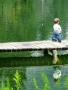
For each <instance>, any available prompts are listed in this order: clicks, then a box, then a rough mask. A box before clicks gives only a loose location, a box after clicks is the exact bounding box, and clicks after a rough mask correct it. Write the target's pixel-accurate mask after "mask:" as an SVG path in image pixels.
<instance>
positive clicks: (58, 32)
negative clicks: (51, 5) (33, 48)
mask: <svg viewBox="0 0 68 90" xmlns="http://www.w3.org/2000/svg"><path fill="white" fill-rule="evenodd" d="M53 29H54V33H53V36H52V41H57V40H58V42H61V31H62V30H61V26H60V25H59V18H55V19H54V25H53Z"/></svg>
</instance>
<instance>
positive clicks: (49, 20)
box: [0, 0, 68, 90]
mask: <svg viewBox="0 0 68 90" xmlns="http://www.w3.org/2000/svg"><path fill="white" fill-rule="evenodd" d="M67 2H68V1H67V0H63V1H62V0H10V1H9V0H4V1H3V0H0V42H17V41H18V42H20V41H22V42H24V41H35V40H38V41H40V40H51V37H52V33H53V19H54V18H55V17H58V18H60V25H61V27H62V39H64V40H68V15H67V14H68V5H67ZM58 54H59V55H60V56H58V57H59V60H60V61H59V64H60V65H61V64H63V65H65V64H67V63H68V61H67V60H68V56H67V54H68V51H63V52H62V51H59V52H58ZM62 55H63V56H62ZM0 57H1V58H0V78H1V80H3V78H4V79H5V78H6V76H7V75H9V77H11V76H12V75H13V74H14V72H15V71H16V70H17V69H18V70H19V71H20V73H21V74H23V79H24V81H23V83H24V85H23V87H22V90H35V88H34V85H33V78H34V77H37V80H38V83H39V86H41V87H42V86H43V85H42V84H43V82H42V81H41V76H40V73H41V71H42V69H44V72H45V73H46V75H47V76H48V78H49V81H50V83H51V82H52V83H51V87H52V88H53V89H54V90H58V89H57V88H56V85H55V82H54V80H53V78H52V74H53V67H52V66H49V65H52V56H50V55H46V56H44V55H43V51H32V52H30V51H28V52H22V51H21V52H12V53H11V52H1V53H0ZM47 65H48V66H47ZM2 67H4V68H2ZM8 67H9V68H8ZM67 68H68V66H61V70H62V74H63V76H62V83H61V84H63V81H64V78H65V76H66V75H67V74H68V72H67ZM47 71H49V72H47ZM9 72H10V73H9ZM1 80H0V81H1ZM11 82H12V81H11ZM40 82H41V83H40ZM61 90H62V89H61ZM63 90H64V88H63Z"/></svg>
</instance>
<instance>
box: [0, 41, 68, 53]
mask: <svg viewBox="0 0 68 90" xmlns="http://www.w3.org/2000/svg"><path fill="white" fill-rule="evenodd" d="M49 49H51V50H54V49H56V50H59V49H62V50H67V49H68V41H67V40H63V41H62V42H53V41H50V40H43V41H29V42H5V43H0V52H1V51H9V52H10V51H28V50H29V51H32V50H49Z"/></svg>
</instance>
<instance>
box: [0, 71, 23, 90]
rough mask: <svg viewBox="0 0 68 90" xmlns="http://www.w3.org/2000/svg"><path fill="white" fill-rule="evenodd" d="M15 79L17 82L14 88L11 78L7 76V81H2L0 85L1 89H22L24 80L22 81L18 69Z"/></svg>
mask: <svg viewBox="0 0 68 90" xmlns="http://www.w3.org/2000/svg"><path fill="white" fill-rule="evenodd" d="M13 80H14V81H15V83H16V85H15V88H14V89H13V88H12V87H11V84H10V81H9V78H8V77H7V78H6V83H5V82H3V81H2V83H1V86H0V87H1V88H0V90H20V87H21V82H22V81H21V75H20V74H19V72H18V70H17V71H16V73H15V74H14V78H13Z"/></svg>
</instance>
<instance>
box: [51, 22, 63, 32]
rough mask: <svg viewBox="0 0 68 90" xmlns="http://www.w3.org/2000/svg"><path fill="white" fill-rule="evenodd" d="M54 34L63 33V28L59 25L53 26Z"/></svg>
mask: <svg viewBox="0 0 68 90" xmlns="http://www.w3.org/2000/svg"><path fill="white" fill-rule="evenodd" d="M53 29H54V32H57V33H61V31H62V30H61V26H60V25H59V24H54V25H53Z"/></svg>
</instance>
